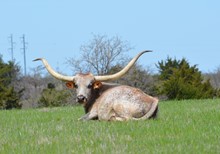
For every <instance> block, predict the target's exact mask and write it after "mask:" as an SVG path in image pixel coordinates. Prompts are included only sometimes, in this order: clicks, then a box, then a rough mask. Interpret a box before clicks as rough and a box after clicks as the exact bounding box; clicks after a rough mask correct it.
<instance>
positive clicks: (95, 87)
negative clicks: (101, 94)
mask: <svg viewBox="0 0 220 154" xmlns="http://www.w3.org/2000/svg"><path fill="white" fill-rule="evenodd" d="M101 86H102V82H100V81H95V82H94V83H93V89H99V88H101Z"/></svg>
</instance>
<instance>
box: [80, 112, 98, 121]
mask: <svg viewBox="0 0 220 154" xmlns="http://www.w3.org/2000/svg"><path fill="white" fill-rule="evenodd" d="M97 119H98V114H95V113H94V112H92V113H91V112H88V113H87V114H85V115H84V116H82V117H81V118H79V119H78V120H83V121H86V120H97Z"/></svg>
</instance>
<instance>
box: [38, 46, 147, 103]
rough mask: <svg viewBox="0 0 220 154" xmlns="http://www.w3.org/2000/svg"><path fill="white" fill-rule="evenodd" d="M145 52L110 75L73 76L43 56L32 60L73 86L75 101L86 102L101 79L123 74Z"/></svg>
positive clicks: (115, 77)
mask: <svg viewBox="0 0 220 154" xmlns="http://www.w3.org/2000/svg"><path fill="white" fill-rule="evenodd" d="M146 52H151V51H148V50H147V51H143V52H141V53H139V54H138V55H137V56H136V57H134V58H133V59H132V60H131V61H130V62H129V63H128V64H127V66H125V67H124V68H123V69H122V70H121V71H119V72H118V73H115V74H112V75H103V76H93V75H92V74H90V73H89V74H77V75H75V76H65V75H62V74H59V73H57V72H56V71H55V70H54V69H52V67H51V66H50V65H49V64H48V62H47V61H46V60H45V59H43V58H38V59H35V60H34V61H37V60H41V61H42V62H43V64H44V65H45V67H46V69H47V71H48V72H49V73H50V74H51V75H52V76H54V77H55V78H57V79H59V80H62V81H65V82H66V86H67V87H68V88H75V89H76V91H77V101H78V102H80V103H83V104H86V103H87V101H89V100H90V99H91V97H92V96H91V95H92V94H93V93H92V91H93V90H97V89H99V88H100V87H101V85H102V83H101V82H103V81H111V80H116V79H118V78H120V77H122V76H123V75H125V74H126V73H127V72H128V71H129V69H130V68H131V67H132V66H133V65H134V63H135V62H136V61H137V60H138V58H139V57H140V56H141V55H142V54H143V53H146Z"/></svg>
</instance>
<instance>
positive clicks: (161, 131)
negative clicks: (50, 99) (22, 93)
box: [0, 99, 220, 154]
mask: <svg viewBox="0 0 220 154" xmlns="http://www.w3.org/2000/svg"><path fill="white" fill-rule="evenodd" d="M83 114H84V111H83V108H82V107H81V106H75V107H55V108H41V109H28V110H0V130H1V132H0V153H32V154H34V153H38V154H39V153H48V154H49V153H114V154H115V153H120V154H123V153H157V154H158V153H187V154H189V153H205V154H206V153H219V151H220V145H219V143H220V100H219V99H205V100H183V101H164V102H160V106H159V116H158V119H156V120H147V121H127V122H101V121H88V122H82V121H78V120H77V119H78V118H79V117H80V116H82V115H83Z"/></svg>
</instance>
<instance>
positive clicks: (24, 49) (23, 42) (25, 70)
mask: <svg viewBox="0 0 220 154" xmlns="http://www.w3.org/2000/svg"><path fill="white" fill-rule="evenodd" d="M21 39H22V44H23V48H21V49H22V50H23V54H24V75H25V76H26V75H27V69H26V49H27V46H26V45H27V42H25V35H24V34H23V36H22V37H21Z"/></svg>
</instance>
